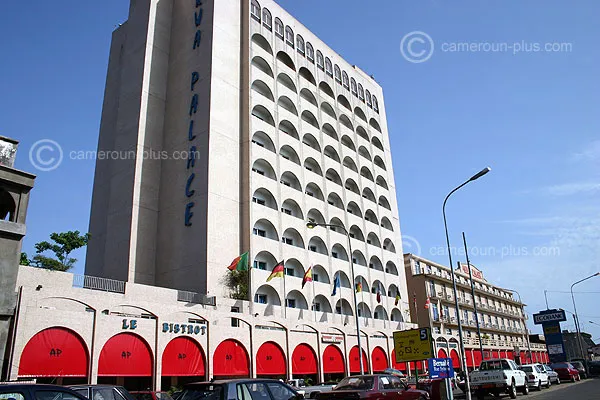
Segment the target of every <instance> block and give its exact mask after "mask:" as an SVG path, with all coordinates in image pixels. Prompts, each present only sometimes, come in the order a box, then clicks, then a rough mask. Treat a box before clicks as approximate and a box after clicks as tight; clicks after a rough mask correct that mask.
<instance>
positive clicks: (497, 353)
mask: <svg viewBox="0 0 600 400" xmlns="http://www.w3.org/2000/svg"><path fill="white" fill-rule="evenodd" d="M492 358H500V352H499V351H497V350H494V351H492Z"/></svg>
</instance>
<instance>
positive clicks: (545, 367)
mask: <svg viewBox="0 0 600 400" xmlns="http://www.w3.org/2000/svg"><path fill="white" fill-rule="evenodd" d="M544 369H545V370H546V371H548V372H550V371H552V368H550V367H549V366H547V365H544Z"/></svg>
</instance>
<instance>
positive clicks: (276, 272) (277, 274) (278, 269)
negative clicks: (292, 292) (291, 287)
mask: <svg viewBox="0 0 600 400" xmlns="http://www.w3.org/2000/svg"><path fill="white" fill-rule="evenodd" d="M283 272H284V270H283V261H280V262H279V263H278V264H277V265H276V266H275V267H273V271H271V275H269V277H268V278H267V282H269V281H270V280H271V279H273V278H283Z"/></svg>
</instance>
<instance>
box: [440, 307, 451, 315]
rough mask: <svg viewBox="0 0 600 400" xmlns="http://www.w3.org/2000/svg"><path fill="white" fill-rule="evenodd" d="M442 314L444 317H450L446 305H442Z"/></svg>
mask: <svg viewBox="0 0 600 400" xmlns="http://www.w3.org/2000/svg"><path fill="white" fill-rule="evenodd" d="M442 315H443V316H444V317H446V318H450V309H449V308H448V306H442Z"/></svg>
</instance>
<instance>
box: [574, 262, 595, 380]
mask: <svg viewBox="0 0 600 400" xmlns="http://www.w3.org/2000/svg"><path fill="white" fill-rule="evenodd" d="M599 275H600V272H596V273H595V274H594V275H590V276H588V277H587V278H583V279H581V280H579V281H577V282H575V283H574V284H572V285H571V299H572V300H573V311H575V314H574V317H575V329H576V330H577V343H578V344H579V352H580V354H581V358H583V362H584V364H585V370H586V371H589V370H588V362H587V357H586V356H585V354H583V344H582V343H581V330H580V329H579V316H578V315H577V306H576V305H575V295H574V294H573V286H575V285H577V284H578V283H581V282H583V281H587V280H588V279H591V278H593V277H595V276H599Z"/></svg>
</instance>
